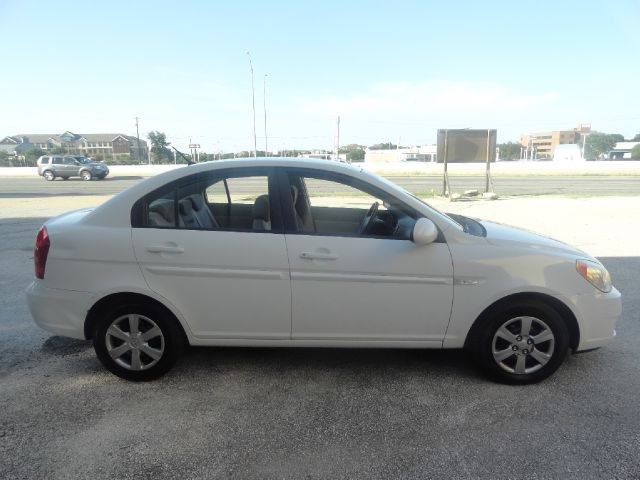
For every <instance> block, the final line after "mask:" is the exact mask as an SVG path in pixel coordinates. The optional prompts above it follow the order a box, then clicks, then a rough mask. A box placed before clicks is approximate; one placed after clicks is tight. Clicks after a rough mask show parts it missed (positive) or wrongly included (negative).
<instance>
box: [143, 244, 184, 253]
mask: <svg viewBox="0 0 640 480" xmlns="http://www.w3.org/2000/svg"><path fill="white" fill-rule="evenodd" d="M147 252H151V253H184V248H182V247H177V246H171V245H152V246H150V247H147Z"/></svg>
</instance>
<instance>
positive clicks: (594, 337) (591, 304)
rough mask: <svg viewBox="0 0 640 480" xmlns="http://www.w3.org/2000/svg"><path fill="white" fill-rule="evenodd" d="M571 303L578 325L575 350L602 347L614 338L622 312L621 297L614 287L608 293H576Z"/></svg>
mask: <svg viewBox="0 0 640 480" xmlns="http://www.w3.org/2000/svg"><path fill="white" fill-rule="evenodd" d="M571 304H572V305H573V307H574V309H575V313H576V314H577V315H576V317H577V319H578V326H579V327H580V343H579V344H578V348H576V352H580V351H583V350H592V349H594V348H598V347H602V346H603V345H606V344H607V343H609V342H611V341H612V340H613V339H614V338H615V336H616V330H615V327H616V322H617V321H618V319H619V318H620V315H621V314H622V298H621V295H620V292H619V291H618V290H616V288H615V287H614V288H612V289H611V291H610V292H609V293H601V292H596V293H594V294H591V295H576V296H574V297H572V298H571Z"/></svg>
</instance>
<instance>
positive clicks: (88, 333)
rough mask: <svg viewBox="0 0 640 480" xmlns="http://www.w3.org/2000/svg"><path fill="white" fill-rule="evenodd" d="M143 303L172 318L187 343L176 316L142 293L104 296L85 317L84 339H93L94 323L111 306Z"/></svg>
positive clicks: (183, 330) (120, 293)
mask: <svg viewBox="0 0 640 480" xmlns="http://www.w3.org/2000/svg"><path fill="white" fill-rule="evenodd" d="M136 302H137V303H145V304H148V305H153V306H155V307H157V308H159V309H161V310H162V311H164V312H165V313H166V314H167V315H168V316H169V317H170V318H173V320H174V321H175V323H176V325H177V326H178V328H179V329H180V331H181V332H182V335H183V336H184V340H185V342H187V343H188V340H187V339H188V336H187V332H186V330H185V327H184V325H183V324H182V322H181V321H180V320H179V319H178V317H177V315H176V314H174V312H173V311H172V310H171V309H170V308H168V307H167V306H166V305H165V304H163V303H162V302H161V301H159V300H157V299H155V298H153V297H150V296H148V295H144V294H142V293H134V292H118V293H112V294H110V295H106V296H104V297H102V298H101V299H99V300H98V301H97V302H96V303H94V304H93V306H92V307H91V308H90V309H89V311H88V312H87V316H86V317H85V321H84V337H85V339H87V340H91V339H92V338H93V332H94V330H95V326H96V322H97V321H98V320H99V319H100V316H101V315H102V314H104V313H105V312H106V311H107V310H108V309H109V308H111V307H112V306H113V305H122V304H125V303H136Z"/></svg>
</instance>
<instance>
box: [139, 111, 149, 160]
mask: <svg viewBox="0 0 640 480" xmlns="http://www.w3.org/2000/svg"><path fill="white" fill-rule="evenodd" d="M136 138H137V139H138V154H137V155H136V157H137V159H138V163H140V129H139V128H138V117H136ZM149 163H151V156H149Z"/></svg>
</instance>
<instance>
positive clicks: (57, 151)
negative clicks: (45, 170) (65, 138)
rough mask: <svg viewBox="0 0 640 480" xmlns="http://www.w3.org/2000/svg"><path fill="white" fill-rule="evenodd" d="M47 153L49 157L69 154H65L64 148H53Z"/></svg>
mask: <svg viewBox="0 0 640 480" xmlns="http://www.w3.org/2000/svg"><path fill="white" fill-rule="evenodd" d="M49 153H50V154H51V155H66V154H67V153H69V152H67V149H66V148H64V147H53V148H52V149H50V150H49Z"/></svg>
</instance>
